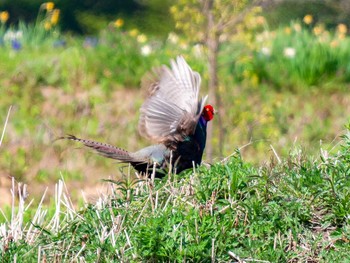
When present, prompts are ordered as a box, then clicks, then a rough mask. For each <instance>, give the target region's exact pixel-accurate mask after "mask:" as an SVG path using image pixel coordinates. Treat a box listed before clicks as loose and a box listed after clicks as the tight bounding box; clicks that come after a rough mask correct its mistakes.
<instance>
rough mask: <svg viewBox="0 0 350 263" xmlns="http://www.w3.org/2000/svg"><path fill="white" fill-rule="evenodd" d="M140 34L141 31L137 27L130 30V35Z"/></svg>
mask: <svg viewBox="0 0 350 263" xmlns="http://www.w3.org/2000/svg"><path fill="white" fill-rule="evenodd" d="M138 34H139V31H138V30H137V29H136V28H134V29H132V30H131V31H130V32H129V35H130V36H132V37H136V36H137V35H138Z"/></svg>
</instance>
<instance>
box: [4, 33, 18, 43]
mask: <svg viewBox="0 0 350 263" xmlns="http://www.w3.org/2000/svg"><path fill="white" fill-rule="evenodd" d="M22 37H23V32H22V31H20V30H18V31H12V30H7V31H6V33H5V35H4V41H6V42H7V41H9V42H11V41H12V40H18V39H21V38H22Z"/></svg>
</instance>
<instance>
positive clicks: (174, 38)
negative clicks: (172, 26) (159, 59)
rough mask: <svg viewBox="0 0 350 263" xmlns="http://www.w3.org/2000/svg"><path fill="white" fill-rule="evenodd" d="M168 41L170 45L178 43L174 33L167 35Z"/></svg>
mask: <svg viewBox="0 0 350 263" xmlns="http://www.w3.org/2000/svg"><path fill="white" fill-rule="evenodd" d="M168 41H169V42H170V43H172V44H177V43H178V42H179V37H178V35H176V34H175V33H174V32H170V33H169V35H168Z"/></svg>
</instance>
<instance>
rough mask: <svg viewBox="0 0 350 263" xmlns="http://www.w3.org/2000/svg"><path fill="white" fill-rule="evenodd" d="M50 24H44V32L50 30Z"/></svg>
mask: <svg viewBox="0 0 350 263" xmlns="http://www.w3.org/2000/svg"><path fill="white" fill-rule="evenodd" d="M51 26H52V25H51V23H50V22H45V24H44V28H45V30H50V29H51Z"/></svg>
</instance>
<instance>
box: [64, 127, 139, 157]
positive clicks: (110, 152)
mask: <svg viewBox="0 0 350 263" xmlns="http://www.w3.org/2000/svg"><path fill="white" fill-rule="evenodd" d="M59 139H66V140H71V141H76V142H80V143H82V144H84V145H85V146H87V147H89V148H91V149H94V150H95V151H96V152H97V153H99V154H100V155H102V156H104V157H107V158H111V159H115V160H119V161H121V162H133V161H134V160H133V158H132V157H131V156H130V154H129V152H128V151H126V150H123V149H121V148H118V147H115V146H113V145H110V144H106V143H101V142H96V141H91V140H85V139H80V138H77V137H76V136H74V135H71V134H68V135H67V136H63V137H61V138H59Z"/></svg>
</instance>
